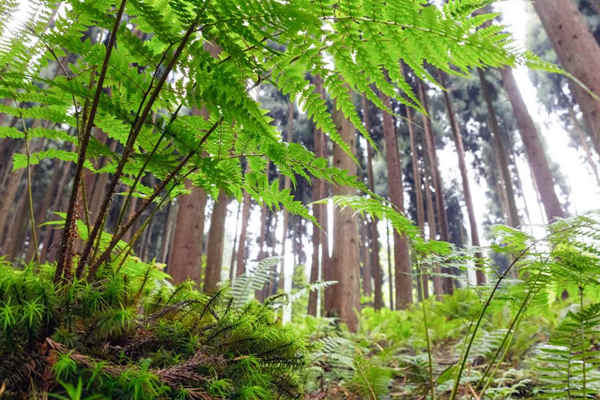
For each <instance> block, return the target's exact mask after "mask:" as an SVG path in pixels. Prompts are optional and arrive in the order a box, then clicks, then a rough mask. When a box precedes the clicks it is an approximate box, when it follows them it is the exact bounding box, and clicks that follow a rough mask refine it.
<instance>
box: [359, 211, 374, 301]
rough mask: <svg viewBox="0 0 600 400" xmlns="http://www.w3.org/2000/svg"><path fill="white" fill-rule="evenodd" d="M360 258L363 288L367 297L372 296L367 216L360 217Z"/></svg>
mask: <svg viewBox="0 0 600 400" xmlns="http://www.w3.org/2000/svg"><path fill="white" fill-rule="evenodd" d="M359 224H360V225H359V229H358V234H359V239H360V240H359V243H358V245H359V246H358V247H359V258H360V263H361V264H362V273H361V275H362V289H363V293H364V295H365V296H366V297H371V295H372V294H373V285H372V282H371V279H372V275H373V274H372V273H371V264H370V262H369V225H368V220H367V219H366V218H361V219H359Z"/></svg>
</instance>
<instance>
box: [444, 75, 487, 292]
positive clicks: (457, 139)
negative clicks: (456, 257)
mask: <svg viewBox="0 0 600 400" xmlns="http://www.w3.org/2000/svg"><path fill="white" fill-rule="evenodd" d="M440 77H441V83H442V85H443V86H446V78H445V76H444V73H443V72H441V73H440ZM444 100H445V102H446V110H447V111H448V120H449V121H450V127H451V129H452V136H453V138H454V145H455V146H456V155H457V157H458V169H459V170H460V175H461V178H462V187H463V196H464V198H465V205H466V206H467V215H468V216H469V228H470V230H471V244H472V245H473V246H474V247H479V246H480V241H479V231H478V229H477V221H476V219H475V210H474V209H473V198H472V196H471V184H470V183H469V175H468V173H467V164H466V162H465V148H464V146H463V141H462V135H461V133H460V128H459V127H458V122H457V120H456V115H455V113H454V108H453V107H452V101H451V100H450V94H449V92H448V91H444ZM475 257H476V260H478V261H479V262H477V263H476V264H477V265H476V266H477V267H478V268H477V270H476V272H475V275H476V278H477V285H485V283H486V277H485V272H484V271H483V270H482V267H483V263H482V262H481V260H482V256H481V253H479V252H477V253H476V254H475Z"/></svg>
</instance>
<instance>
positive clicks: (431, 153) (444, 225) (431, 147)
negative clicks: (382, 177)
mask: <svg viewBox="0 0 600 400" xmlns="http://www.w3.org/2000/svg"><path fill="white" fill-rule="evenodd" d="M419 97H420V98H421V103H422V104H423V106H424V107H425V110H427V111H428V105H427V103H428V101H427V93H425V85H424V84H423V82H422V81H419ZM423 127H424V129H425V148H426V150H427V158H428V159H429V163H430V174H431V178H432V180H433V187H434V188H435V202H436V206H437V212H438V218H439V228H440V229H439V232H440V236H441V239H442V240H444V241H446V242H447V241H449V240H450V234H449V232H448V216H447V215H446V204H445V201H444V186H443V185H442V177H441V175H440V167H439V162H438V158H437V152H436V149H435V140H434V137H433V128H432V126H431V120H430V119H429V117H428V116H427V115H425V114H423ZM442 271H443V272H444V273H446V274H447V275H448V274H449V273H450V271H449V270H448V269H446V268H442ZM442 288H443V290H444V293H446V294H452V292H453V291H454V280H453V279H452V278H450V277H444V278H443V279H442Z"/></svg>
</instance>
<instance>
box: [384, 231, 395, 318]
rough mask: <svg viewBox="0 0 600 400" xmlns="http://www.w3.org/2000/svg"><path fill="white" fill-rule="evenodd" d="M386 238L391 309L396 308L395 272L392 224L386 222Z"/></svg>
mask: <svg viewBox="0 0 600 400" xmlns="http://www.w3.org/2000/svg"><path fill="white" fill-rule="evenodd" d="M385 240H386V251H387V270H388V295H389V299H390V310H394V278H393V277H394V274H393V272H392V242H391V241H390V224H389V222H386V224H385Z"/></svg>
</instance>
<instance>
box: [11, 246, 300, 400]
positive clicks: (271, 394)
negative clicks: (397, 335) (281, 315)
mask: <svg viewBox="0 0 600 400" xmlns="http://www.w3.org/2000/svg"><path fill="white" fill-rule="evenodd" d="M124 265H128V267H127V273H124V272H123V271H124V269H123V268H122V267H121V268H119V266H118V265H117V266H114V267H112V266H109V267H107V268H104V269H103V270H101V271H100V273H99V276H98V281H96V282H94V283H87V282H85V281H74V282H73V283H72V284H69V285H67V286H62V285H55V284H54V283H53V275H54V274H53V270H54V266H52V265H31V266H29V267H28V268H26V269H24V270H18V269H15V268H13V267H12V266H10V265H8V264H6V263H2V264H1V265H0V268H1V270H0V304H2V312H1V313H0V326H2V329H3V334H2V335H0V377H1V380H2V382H3V383H4V384H5V385H7V391H8V392H9V393H12V394H14V395H17V394H19V393H21V394H26V393H30V392H32V391H33V390H34V388H35V387H47V388H48V389H49V390H50V393H51V394H53V395H54V397H55V398H64V399H94V398H120V399H136V400H138V399H163V398H198V396H200V398H202V396H204V397H205V398H206V396H212V397H210V398H215V399H217V398H240V399H254V398H261V399H272V398H293V397H295V396H296V395H297V394H298V393H299V392H300V390H301V384H300V383H301V382H300V381H299V380H298V372H299V371H300V370H301V369H302V367H303V366H304V364H305V359H306V350H305V348H306V346H305V344H304V340H303V338H302V336H300V335H298V334H297V333H296V332H294V331H293V330H292V329H291V328H289V327H282V326H281V325H280V323H279V320H278V317H277V313H276V312H275V311H274V310H272V309H271V308H269V307H267V306H264V305H261V304H258V303H256V302H247V301H245V302H243V303H237V304H238V305H237V306H235V307H234V306H233V302H234V300H235V299H234V297H233V295H232V294H229V293H228V292H226V291H222V292H219V293H218V294H216V295H215V296H213V297H208V296H205V295H203V294H201V293H199V292H197V291H195V290H194V289H192V286H191V284H189V283H184V284H182V285H180V286H177V287H173V286H172V285H169V284H165V283H164V282H163V279H164V277H165V274H164V273H162V272H161V273H158V272H154V273H153V272H150V270H153V269H158V268H159V267H158V266H157V265H152V264H144V263H142V262H141V261H139V259H137V258H135V257H131V260H130V262H129V263H125V264H124ZM148 288H151V289H149V290H147V289H148ZM40 349H43V350H40ZM44 371H49V372H50V375H48V372H44Z"/></svg>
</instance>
